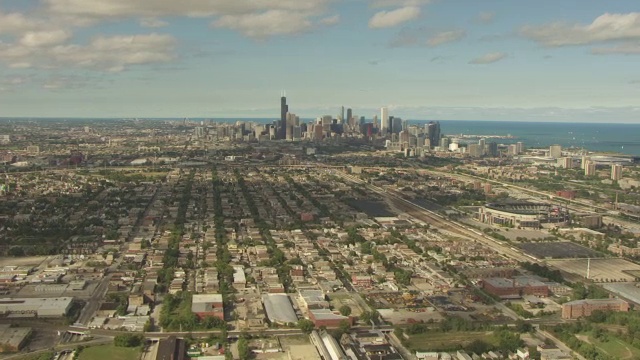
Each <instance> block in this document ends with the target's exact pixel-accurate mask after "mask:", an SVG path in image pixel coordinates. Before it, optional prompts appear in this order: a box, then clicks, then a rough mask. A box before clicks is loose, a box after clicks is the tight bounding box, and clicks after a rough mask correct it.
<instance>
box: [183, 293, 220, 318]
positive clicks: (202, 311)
mask: <svg viewBox="0 0 640 360" xmlns="http://www.w3.org/2000/svg"><path fill="white" fill-rule="evenodd" d="M191 312H192V313H194V314H196V315H197V316H198V317H199V318H200V319H204V318H205V317H207V316H213V317H216V318H218V319H222V320H224V304H223V302H222V295H220V294H197V295H193V297H192V301H191Z"/></svg>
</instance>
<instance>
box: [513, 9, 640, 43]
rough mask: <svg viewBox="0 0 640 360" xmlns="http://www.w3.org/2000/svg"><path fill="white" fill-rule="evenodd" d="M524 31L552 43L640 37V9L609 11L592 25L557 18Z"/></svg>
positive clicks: (635, 38)
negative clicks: (632, 11) (631, 11)
mask: <svg viewBox="0 0 640 360" xmlns="http://www.w3.org/2000/svg"><path fill="white" fill-rule="evenodd" d="M520 34H521V35H523V36H524V37H527V38H529V39H531V40H534V41H536V42H538V43H540V44H542V45H544V46H549V47H556V46H568V45H588V44H594V43H601V42H609V41H619V40H640V12H635V13H628V14H609V13H606V14H603V15H600V16H599V17H597V18H596V19H595V20H593V22H592V23H591V24H588V25H582V24H567V23H562V22H556V23H551V24H546V25H541V26H531V25H529V26H523V27H522V28H521V29H520Z"/></svg>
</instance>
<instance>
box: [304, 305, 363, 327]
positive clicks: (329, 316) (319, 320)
mask: <svg viewBox="0 0 640 360" xmlns="http://www.w3.org/2000/svg"><path fill="white" fill-rule="evenodd" d="M309 320H311V321H313V324H314V325H315V326H316V327H317V328H319V327H321V326H324V327H326V328H337V327H340V324H341V323H342V322H343V321H346V322H347V323H348V324H349V325H350V326H353V324H354V320H355V319H354V318H353V317H351V316H343V315H340V313H336V312H333V311H331V310H329V309H314V310H309Z"/></svg>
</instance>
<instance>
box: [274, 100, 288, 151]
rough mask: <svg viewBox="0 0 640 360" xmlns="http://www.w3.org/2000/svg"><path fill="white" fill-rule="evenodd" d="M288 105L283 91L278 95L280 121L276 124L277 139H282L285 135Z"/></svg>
mask: <svg viewBox="0 0 640 360" xmlns="http://www.w3.org/2000/svg"><path fill="white" fill-rule="evenodd" d="M288 112H289V105H287V96H286V94H285V93H284V92H283V93H282V96H281V97H280V123H279V124H278V135H277V138H278V139H284V138H286V136H287V113H288Z"/></svg>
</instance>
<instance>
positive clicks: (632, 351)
mask: <svg viewBox="0 0 640 360" xmlns="http://www.w3.org/2000/svg"><path fill="white" fill-rule="evenodd" d="M578 338H579V339H580V340H582V341H586V342H588V343H590V344H593V345H595V346H596V347H597V348H599V349H600V350H602V351H603V352H605V353H606V354H607V355H609V356H612V357H613V358H616V359H640V349H637V348H635V347H633V346H631V345H629V344H627V343H626V342H624V341H622V340H619V339H616V338H615V337H613V336H610V337H609V339H608V340H607V341H600V340H598V339H595V338H593V337H592V336H587V335H582V336H580V337H578Z"/></svg>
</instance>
